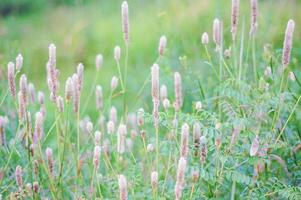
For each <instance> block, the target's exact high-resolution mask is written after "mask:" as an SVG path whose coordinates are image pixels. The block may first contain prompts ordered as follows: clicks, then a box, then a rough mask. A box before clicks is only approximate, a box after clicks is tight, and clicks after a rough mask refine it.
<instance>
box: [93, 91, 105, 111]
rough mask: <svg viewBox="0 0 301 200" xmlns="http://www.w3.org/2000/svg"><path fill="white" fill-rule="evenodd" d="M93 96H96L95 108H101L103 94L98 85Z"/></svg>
mask: <svg viewBox="0 0 301 200" xmlns="http://www.w3.org/2000/svg"><path fill="white" fill-rule="evenodd" d="M95 97H96V109H97V110H101V109H102V107H103V94H102V87H101V86H100V85H97V86H96V89H95Z"/></svg>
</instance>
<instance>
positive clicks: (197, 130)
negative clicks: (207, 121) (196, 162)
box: [192, 122, 201, 156]
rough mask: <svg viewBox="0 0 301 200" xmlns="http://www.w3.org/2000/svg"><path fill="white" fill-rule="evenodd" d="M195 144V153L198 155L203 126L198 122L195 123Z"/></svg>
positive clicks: (193, 131)
mask: <svg viewBox="0 0 301 200" xmlns="http://www.w3.org/2000/svg"><path fill="white" fill-rule="evenodd" d="M192 133H193V145H194V149H195V153H194V155H195V156H197V155H198V153H199V146H200V137H201V126H200V124H199V123H198V122H196V123H194V124H193V129H192Z"/></svg>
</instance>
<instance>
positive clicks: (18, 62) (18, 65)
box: [16, 54, 23, 71]
mask: <svg viewBox="0 0 301 200" xmlns="http://www.w3.org/2000/svg"><path fill="white" fill-rule="evenodd" d="M22 66H23V56H22V55H21V54H18V56H17V58H16V70H17V71H20V70H21V68H22Z"/></svg>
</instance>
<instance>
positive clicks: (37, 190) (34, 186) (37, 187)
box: [33, 181, 39, 193]
mask: <svg viewBox="0 0 301 200" xmlns="http://www.w3.org/2000/svg"><path fill="white" fill-rule="evenodd" d="M33 191H34V192H35V193H38V192H39V183H38V182H37V181H35V182H33Z"/></svg>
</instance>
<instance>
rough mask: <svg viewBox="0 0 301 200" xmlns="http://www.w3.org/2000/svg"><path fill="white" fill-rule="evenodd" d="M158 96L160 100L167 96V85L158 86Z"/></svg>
mask: <svg viewBox="0 0 301 200" xmlns="http://www.w3.org/2000/svg"><path fill="white" fill-rule="evenodd" d="M160 98H161V101H162V102H163V101H164V99H166V98H167V87H166V85H164V84H163V85H161V87H160Z"/></svg>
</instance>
